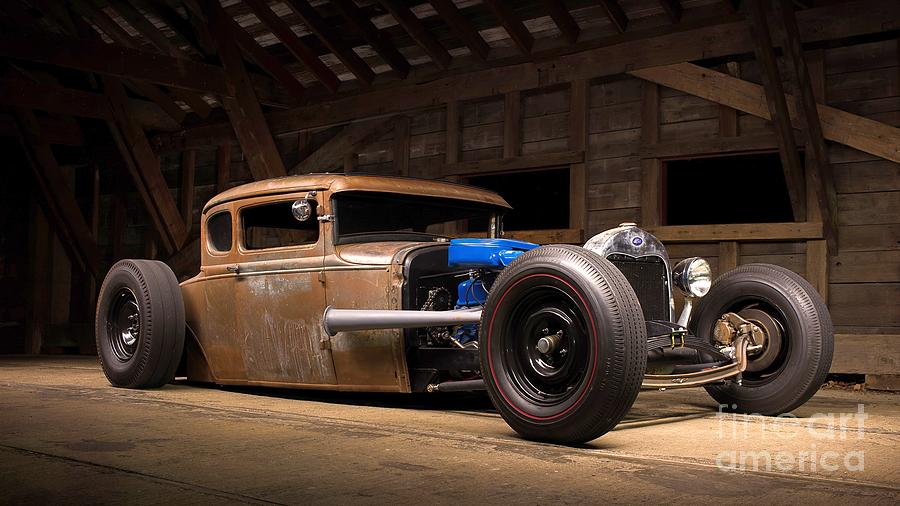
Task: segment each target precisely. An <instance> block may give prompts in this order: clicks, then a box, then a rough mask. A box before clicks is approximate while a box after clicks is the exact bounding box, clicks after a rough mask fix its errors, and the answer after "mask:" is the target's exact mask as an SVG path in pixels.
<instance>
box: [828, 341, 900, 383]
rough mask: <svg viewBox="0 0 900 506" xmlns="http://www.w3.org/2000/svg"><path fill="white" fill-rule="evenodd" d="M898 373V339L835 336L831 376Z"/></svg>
mask: <svg viewBox="0 0 900 506" xmlns="http://www.w3.org/2000/svg"><path fill="white" fill-rule="evenodd" d="M897 371H900V335H897V334H837V335H835V336H834V358H833V359H832V362H831V372H832V373H838V374H896V373H897Z"/></svg>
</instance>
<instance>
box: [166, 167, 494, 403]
mask: <svg viewBox="0 0 900 506" xmlns="http://www.w3.org/2000/svg"><path fill="white" fill-rule="evenodd" d="M311 190H315V191H316V192H317V193H316V195H315V197H314V198H315V199H316V201H317V202H318V204H319V211H318V214H319V215H320V216H321V215H325V214H330V213H331V212H332V209H331V200H330V199H331V196H332V195H334V193H335V192H343V191H351V190H365V191H390V192H397V193H406V194H414V195H426V196H437V197H453V198H460V199H465V200H470V201H479V202H483V203H486V204H489V205H496V206H498V207H508V204H506V202H505V201H504V200H503V199H502V198H500V197H499V196H498V195H496V194H495V193H492V192H488V191H485V190H478V189H474V188H470V187H464V186H461V185H455V184H451V183H443V182H430V181H422V180H415V179H407V178H391V177H368V176H341V175H312V176H297V177H286V178H280V179H274V180H268V181H260V182H256V183H250V184H247V185H244V186H240V187H237V188H233V189H231V190H228V191H226V192H223V193H221V194H219V195H218V196H216V197H215V198H214V199H213V200H212V201H210V203H209V204H207V206H206V207H205V209H204V213H203V217H202V219H201V241H200V242H201V248H200V249H201V272H200V274H198V275H197V276H195V277H194V278H191V279H189V280H187V281H185V282H184V283H182V294H183V295H184V299H185V311H186V316H187V323H188V326H189V327H190V329H191V331H192V333H193V335H194V336H195V343H194V344H192V345H191V346H189V347H187V353H188V365H189V367H188V377H189V379H192V380H197V381H208V380H212V381H215V382H216V383H220V384H230V385H271V386H281V387H298V388H317V389H329V390H332V389H335V390H360V391H383V392H390V391H393V392H408V391H410V384H409V378H408V374H409V373H408V371H409V369H408V366H407V363H406V351H405V350H406V347H405V343H404V339H403V333H402V332H401V331H400V330H378V331H365V332H341V333H338V335H336V336H333V337H331V338H329V337H328V336H327V334H326V333H325V331H324V329H323V327H322V314H323V312H324V309H325V307H326V306H328V305H333V306H335V307H339V308H345V309H353V308H360V309H402V289H403V262H404V260H405V258H406V255H407V254H408V253H409V252H411V251H413V250H415V249H417V248H422V247H433V246H434V243H415V242H381V243H365V244H349V245H343V246H338V247H335V246H334V245H333V244H332V227H333V225H332V223H330V222H328V221H325V222H322V223H320V230H319V239H318V242H317V243H315V244H310V245H303V246H293V247H285V248H272V249H263V250H245V249H244V248H243V247H242V246H241V245H242V244H243V243H242V238H241V226H240V223H239V220H240V211H241V209H242V208H245V207H248V206H253V205H258V204H263V203H270V202H278V201H292V200H295V199H298V198H304V197H305V196H307V192H309V191H311ZM220 211H229V212H231V213H232V236H233V242H234V245H233V247H232V249H231V251H229V252H226V253H214V252H212V251H211V250H210V248H209V246H208V244H207V241H206V240H205V238H206V218H208V217H210V216H212V215H213V214H215V213H217V212H220Z"/></svg>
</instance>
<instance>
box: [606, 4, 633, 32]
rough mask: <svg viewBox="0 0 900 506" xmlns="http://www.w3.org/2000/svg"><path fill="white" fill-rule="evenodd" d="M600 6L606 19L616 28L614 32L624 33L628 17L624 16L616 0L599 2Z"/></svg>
mask: <svg viewBox="0 0 900 506" xmlns="http://www.w3.org/2000/svg"><path fill="white" fill-rule="evenodd" d="M600 5H601V6H602V7H603V10H604V11H606V17H608V18H609V21H610V23H612V24H613V26H614V27H616V30H618V31H619V33H625V28H627V27H628V16H626V15H625V11H623V10H622V6H621V5H619V2H618V0H600Z"/></svg>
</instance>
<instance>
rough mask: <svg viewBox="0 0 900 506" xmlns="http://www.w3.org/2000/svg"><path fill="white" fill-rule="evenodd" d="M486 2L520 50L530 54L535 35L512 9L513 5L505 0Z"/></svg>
mask: <svg viewBox="0 0 900 506" xmlns="http://www.w3.org/2000/svg"><path fill="white" fill-rule="evenodd" d="M484 4H485V5H487V6H488V8H489V9H490V10H491V12H493V13H494V15H495V16H497V19H498V20H499V21H500V24H501V25H503V28H504V29H506V33H508V34H509V36H510V37H511V38H512V40H513V42H515V43H516V47H518V48H519V51H521V52H522V53H523V54H526V55H530V54H531V48H532V46H534V36H533V35H531V32H529V31H528V28H526V27H525V24H524V23H522V20H521V19H519V17H518V16H517V15H516V13H515V11H513V10H512V7H510V6H509V4H508V3H507V2H504V1H503V0H484Z"/></svg>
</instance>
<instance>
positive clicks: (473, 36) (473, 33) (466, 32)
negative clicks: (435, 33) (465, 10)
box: [429, 0, 491, 61]
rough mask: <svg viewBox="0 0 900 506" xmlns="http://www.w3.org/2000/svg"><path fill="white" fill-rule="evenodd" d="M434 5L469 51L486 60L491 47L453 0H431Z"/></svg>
mask: <svg viewBox="0 0 900 506" xmlns="http://www.w3.org/2000/svg"><path fill="white" fill-rule="evenodd" d="M429 3H431V5H432V7H434V9H435V10H436V11H437V13H438V15H439V16H440V17H441V19H442V20H443V21H444V22H445V23H447V25H448V26H450V29H451V30H452V31H453V33H455V34H456V36H457V37H459V39H460V40H462V41H463V43H464V44H465V45H466V47H468V48H469V51H471V52H472V54H473V55H475V57H476V58H478V59H479V60H481V61H486V60H487V57H488V53H489V52H490V50H491V48H490V46H488V44H487V42H485V41H484V38H482V36H481V34H480V33H478V30H476V29H475V27H474V26H473V25H472V23H470V22H469V20H467V19H466V18H465V16H463V15H462V13H461V12H460V11H459V8H458V7H456V4H455V3H453V0H430V2H429Z"/></svg>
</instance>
